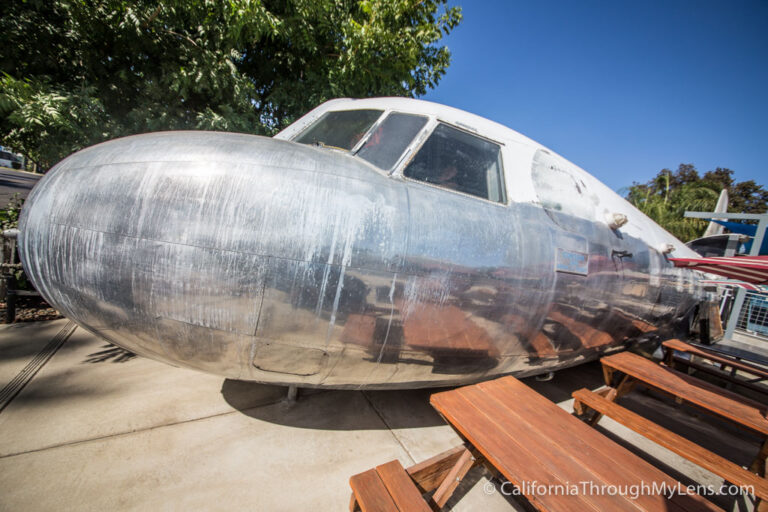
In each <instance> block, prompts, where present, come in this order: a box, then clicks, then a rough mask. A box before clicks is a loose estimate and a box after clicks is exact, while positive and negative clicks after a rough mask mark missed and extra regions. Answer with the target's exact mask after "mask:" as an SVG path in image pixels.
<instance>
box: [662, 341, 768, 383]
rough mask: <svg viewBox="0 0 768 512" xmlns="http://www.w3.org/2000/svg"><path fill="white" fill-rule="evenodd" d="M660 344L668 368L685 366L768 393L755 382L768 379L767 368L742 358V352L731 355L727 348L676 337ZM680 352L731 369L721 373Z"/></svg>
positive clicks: (723, 369) (722, 368) (723, 368)
mask: <svg viewBox="0 0 768 512" xmlns="http://www.w3.org/2000/svg"><path fill="white" fill-rule="evenodd" d="M661 346H662V348H663V350H664V361H665V363H666V364H667V366H669V367H670V368H674V367H675V366H687V367H689V368H693V369H695V370H698V371H702V372H704V373H709V374H712V375H715V376H717V377H719V378H721V379H724V380H726V381H728V382H729V383H731V384H736V385H738V386H742V387H745V388H748V389H751V390H753V391H757V392H759V393H763V394H768V388H766V387H762V386H758V385H756V384H755V383H756V382H759V381H762V380H765V379H768V368H765V367H761V366H758V365H755V364H752V363H750V362H747V361H745V360H742V359H743V357H744V354H741V356H742V357H736V356H733V355H731V353H730V352H729V351H727V350H725V351H724V350H722V349H715V348H714V347H715V346H714V345H711V346H702V345H698V344H692V343H686V342H684V341H681V340H678V339H671V340H667V341H665V342H663V343H662V344H661ZM739 352H741V351H739ZM682 354H687V355H689V356H696V357H699V358H702V359H706V360H708V361H711V362H712V363H715V364H717V365H719V366H720V370H722V371H726V369H727V368H731V371H730V373H722V372H720V371H717V370H716V369H714V368H713V367H712V366H709V365H702V364H700V363H697V362H695V361H692V360H689V359H686V358H684V357H682ZM757 359H758V360H761V361H762V360H763V358H761V357H757ZM737 371H741V372H743V373H746V374H749V375H752V376H753V377H754V378H753V379H752V380H744V379H739V378H737V377H736V372H737Z"/></svg>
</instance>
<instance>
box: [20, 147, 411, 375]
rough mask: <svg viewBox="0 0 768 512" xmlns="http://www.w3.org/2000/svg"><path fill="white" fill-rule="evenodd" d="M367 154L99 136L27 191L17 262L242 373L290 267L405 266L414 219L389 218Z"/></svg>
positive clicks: (142, 342)
mask: <svg viewBox="0 0 768 512" xmlns="http://www.w3.org/2000/svg"><path fill="white" fill-rule="evenodd" d="M366 166H367V164H364V163H359V162H357V161H356V159H354V158H352V157H350V156H348V155H342V154H339V153H337V152H335V151H329V150H321V149H318V148H312V147H308V146H303V145H299V144H295V143H292V142H286V141H279V140H275V139H270V138H266V137H257V136H250V135H240V134H231V133H211V132H164V133H155V134H146V135H139V136H133V137H126V138H123V139H117V140H114V141H110V142H106V143H104V144H100V145H97V146H93V147H91V148H88V149H85V150H83V151H80V152H78V153H75V154H74V155H72V156H70V157H68V158H67V159H65V160H63V161H62V162H60V163H59V164H58V165H57V166H55V167H54V168H53V169H52V170H51V171H50V172H49V173H48V174H47V175H46V176H45V177H44V178H43V179H42V180H41V181H40V182H39V184H38V185H37V186H36V188H35V189H34V190H33V192H32V193H31V194H30V196H29V198H28V200H27V203H26V204H25V206H24V209H23V212H22V216H21V219H20V236H19V247H20V253H21V258H22V263H23V265H24V268H25V270H26V272H27V274H28V276H29V277H30V279H31V281H32V283H33V284H34V285H35V287H36V288H37V289H38V290H39V291H40V293H41V294H42V295H43V297H44V298H45V299H46V300H48V301H49V302H50V303H51V304H52V305H53V306H54V307H56V308H57V309H58V310H59V311H61V312H62V313H63V314H64V315H65V316H67V317H69V318H70V319H72V320H74V321H76V322H77V323H78V324H79V325H81V326H82V327H84V328H86V329H88V330H90V331H92V332H94V333H96V334H98V335H100V336H102V337H104V338H106V339H107V340H109V341H111V342H113V343H115V344H117V345H120V346H123V347H124V348H126V349H129V350H131V351H134V352H136V353H139V354H142V355H147V356H149V357H152V358H155V359H160V360H163V361H166V362H169V363H171V364H176V365H182V366H189V367H193V368H197V369H201V370H205V371H209V372H211V373H216V374H220V375H224V376H228V377H233V378H239V377H243V378H247V377H248V376H249V375H251V373H252V372H253V368H254V366H253V357H254V356H253V354H254V353H257V352H258V347H257V345H258V343H259V338H258V336H257V335H258V333H259V329H260V325H259V320H260V317H261V310H262V308H263V307H265V304H263V299H264V296H265V290H266V292H267V296H268V297H270V300H271V301H273V302H274V301H280V300H282V299H280V297H282V295H281V293H282V292H281V291H280V289H281V287H282V288H285V286H286V285H285V282H286V280H287V279H290V278H291V276H287V275H284V269H286V268H288V267H290V268H293V269H294V271H295V272H299V271H300V270H301V268H304V267H307V268H308V266H312V265H314V266H317V265H320V266H326V265H329V266H333V267H336V268H339V267H344V266H346V267H349V266H356V267H358V268H374V269H381V270H392V269H394V268H396V267H397V266H398V265H399V264H400V258H401V256H402V247H403V242H402V237H404V236H405V235H404V232H405V230H402V231H400V230H398V229H396V227H394V226H393V224H392V223H391V222H389V221H388V219H390V218H392V217H393V216H394V215H397V213H398V212H397V211H396V208H394V207H392V206H391V205H388V204H386V201H382V200H381V197H382V195H381V193H380V192H376V186H377V185H376V183H368V182H367V181H366V179H363V178H361V173H368V176H366V178H372V179H374V181H375V180H379V181H382V180H383V181H387V178H386V177H384V176H381V175H379V174H377V173H376V172H375V171H372V170H370V169H368V168H367V167H366ZM297 265H298V266H297ZM276 269H283V270H276ZM305 270H306V268H305ZM313 271H314V270H313ZM276 272H283V274H280V275H276ZM293 279H295V275H294V276H293ZM286 300H288V299H286ZM321 330H322V329H321ZM269 335H270V336H272V337H273V338H280V336H281V335H282V333H279V332H278V333H275V332H274V331H270V333H269ZM277 341H278V342H279V341H282V340H280V339H278V340H277ZM271 342H272V343H273V344H274V342H275V339H272V340H271ZM326 342H327V340H326V339H325V336H324V335H323V336H319V341H318V343H320V344H325V343H326ZM318 378H319V377H318ZM262 380H263V379H262Z"/></svg>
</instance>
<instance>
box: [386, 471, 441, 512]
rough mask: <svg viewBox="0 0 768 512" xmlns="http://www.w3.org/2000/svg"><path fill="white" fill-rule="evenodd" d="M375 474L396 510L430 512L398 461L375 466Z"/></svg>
mask: <svg viewBox="0 0 768 512" xmlns="http://www.w3.org/2000/svg"><path fill="white" fill-rule="evenodd" d="M376 472H377V473H378V474H379V478H381V480H382V482H384V486H385V487H386V488H387V491H389V495H390V496H391V498H392V501H394V502H395V505H396V506H397V508H398V510H401V511H403V512H431V511H432V509H430V508H429V506H428V505H427V502H426V501H424V498H422V497H421V493H420V492H419V490H418V489H417V488H416V484H414V483H413V481H412V480H411V477H409V476H408V473H406V472H405V468H403V466H402V464H400V461H398V460H393V461H390V462H387V463H386V464H382V465H380V466H376Z"/></svg>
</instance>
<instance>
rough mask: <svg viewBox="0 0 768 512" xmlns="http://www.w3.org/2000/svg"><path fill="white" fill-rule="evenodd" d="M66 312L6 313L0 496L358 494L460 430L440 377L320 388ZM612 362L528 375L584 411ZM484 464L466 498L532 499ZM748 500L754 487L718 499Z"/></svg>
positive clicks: (726, 451)
mask: <svg viewBox="0 0 768 512" xmlns="http://www.w3.org/2000/svg"><path fill="white" fill-rule="evenodd" d="M69 328H71V325H70V324H68V321H66V320H56V321H50V322H39V323H32V324H14V325H7V326H0V388H2V391H0V510H14V511H16V510H56V511H60V510H73V509H77V510H105V509H112V510H150V509H152V510H188V509H196V510H286V511H294V510H308V509H313V510H323V511H324V510H346V509H347V507H348V505H349V496H350V488H349V484H348V480H349V477H350V476H351V475H353V474H356V473H358V472H361V471H363V470H366V469H369V468H371V467H373V466H375V465H377V464H381V463H383V462H386V461H388V460H391V459H393V458H397V459H399V460H400V461H401V462H402V464H403V465H404V466H408V465H411V464H413V463H414V462H419V461H422V460H424V459H426V458H428V457H431V456H432V455H435V454H437V453H439V452H441V451H443V450H446V449H448V448H451V447H453V446H457V445H458V444H460V440H459V438H458V436H457V435H456V434H455V433H454V432H453V431H452V429H451V428H450V427H449V426H447V425H446V424H445V423H444V422H443V421H442V419H441V418H440V417H439V416H438V415H437V414H436V413H435V412H434V411H433V410H432V408H431V407H430V406H429V402H428V400H429V395H430V393H431V392H432V391H430V390H412V391H386V392H385V391H364V392H361V391H309V392H305V393H303V394H301V395H300V397H299V399H298V401H296V402H294V403H288V402H285V401H283V400H282V399H283V397H284V395H285V392H286V390H285V388H281V387H278V386H267V385H261V384H255V383H246V382H238V381H231V380H225V379H222V378H220V377H215V376H211V375H206V374H202V373H197V372H193V371H189V370H183V369H178V368H173V367H170V366H167V365H164V364H161V363H157V362H154V361H151V360H148V359H144V358H141V357H135V356H133V355H132V354H130V353H127V352H125V351H123V350H122V349H119V348H116V347H113V346H111V345H108V344H107V343H106V342H104V341H102V340H100V339H98V338H96V337H94V336H93V335H91V334H89V333H86V332H85V331H83V330H82V329H76V330H75V331H74V332H73V333H72V334H71V336H69V337H68V338H66V335H67V334H68V332H69V331H68V330H67V329H69ZM601 379H602V377H601V372H600V368H599V365H597V364H595V363H593V364H587V365H583V366H581V367H578V368H574V369H570V370H564V371H562V372H559V373H558V374H556V376H555V378H554V380H552V381H550V382H537V381H535V380H534V379H527V380H526V383H527V384H529V385H530V386H532V387H533V388H535V389H536V390H537V391H539V392H540V393H542V394H544V395H545V396H547V397H548V398H549V399H551V400H553V401H555V402H557V403H558V404H559V405H561V406H562V407H564V408H565V409H566V410H568V411H571V399H570V394H571V392H572V391H574V390H576V389H578V388H581V387H588V388H591V389H596V388H598V387H599V386H600V385H602V382H601ZM622 405H624V406H626V407H628V408H631V409H633V410H635V411H638V412H640V413H642V414H644V415H646V416H648V417H650V418H652V419H653V420H654V421H657V422H658V423H661V424H664V425H666V426H668V427H669V428H672V429H674V430H675V431H677V432H678V433H682V434H684V435H686V436H687V437H689V438H690V439H693V440H694V441H696V442H699V443H700V444H702V445H704V446H706V447H707V448H709V449H712V450H713V451H715V452H717V453H720V454H721V455H724V456H726V457H728V458H729V459H731V460H734V461H736V462H738V463H739V464H742V465H746V464H748V463H749V461H750V460H751V458H752V457H753V456H754V455H755V454H756V453H757V449H758V445H759V439H757V438H756V437H752V436H750V435H749V434H746V433H744V432H742V431H739V430H738V429H736V428H734V427H732V426H730V425H728V424H725V423H723V422H720V421H717V420H715V419H712V418H708V417H703V416H700V415H699V414H698V413H696V412H695V411H693V410H692V409H688V408H685V407H680V406H676V405H675V404H674V402H672V401H668V400H666V399H662V398H660V397H659V396H657V395H654V394H651V393H649V392H642V391H641V392H634V393H633V394H631V395H630V396H628V397H627V398H625V399H624V400H623V401H622ZM598 428H600V429H601V430H602V431H603V432H604V433H606V434H607V435H609V436H610V437H612V438H614V439H615V440H617V441H618V442H620V443H621V444H624V445H625V446H627V447H628V448H630V449H631V450H633V451H635V452H636V453H638V454H639V455H641V456H643V457H644V458H646V459H647V460H649V461H650V462H651V463H653V464H655V465H657V466H659V467H660V468H662V469H663V470H665V471H667V472H668V473H670V474H672V475H673V476H675V477H677V478H678V479H681V480H682V481H683V482H684V483H702V484H712V485H716V486H718V487H719V485H720V484H721V483H722V479H719V478H718V477H715V476H714V475H712V474H710V473H708V472H707V471H705V470H703V469H701V468H698V467H697V466H695V465H693V464H691V463H688V462H687V461H685V460H683V459H681V458H680V457H678V456H676V455H674V454H672V453H671V452H668V451H667V450H664V449H662V448H660V447H658V446H656V445H655V444H653V443H651V442H649V441H647V440H646V439H644V438H642V437H641V436H639V435H637V434H634V433H633V432H631V431H628V430H627V429H625V428H623V427H621V426H620V425H618V424H616V423H614V422H612V421H611V420H609V419H605V418H604V419H603V420H601V422H600V426H599V427H598ZM495 489H498V483H497V484H496V485H492V484H491V483H490V482H489V481H488V476H487V475H486V474H485V472H484V471H483V470H481V469H476V470H473V471H472V472H471V473H470V475H469V476H468V478H467V479H466V480H465V482H464V483H463V484H462V486H461V487H460V489H459V491H458V492H457V495H456V496H455V498H454V499H453V500H452V502H451V503H449V505H451V506H452V509H453V510H457V511H464V510H487V511H496V510H499V511H502V510H525V509H526V508H525V505H520V504H517V503H516V502H515V501H514V500H513V499H512V498H506V497H504V496H502V495H500V494H499V493H498V492H497V491H495ZM714 501H716V502H717V503H718V504H720V505H721V506H724V507H726V508H727V509H729V510H751V508H752V505H751V503H750V502H749V500H745V499H743V498H740V499H734V498H725V497H721V498H719V499H715V500H714Z"/></svg>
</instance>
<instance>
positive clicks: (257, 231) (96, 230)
mask: <svg viewBox="0 0 768 512" xmlns="http://www.w3.org/2000/svg"><path fill="white" fill-rule="evenodd" d="M346 110H361V111H363V112H364V113H366V115H367V117H366V119H365V123H363V124H362V125H361V127H360V128H359V129H358V127H355V130H351V131H350V130H348V131H349V132H350V133H351V135H350V137H351V136H354V137H355V140H356V141H357V142H356V143H353V142H351V141H347V142H346V143H347V145H348V146H353V145H354V147H353V148H352V149H351V150H346V151H341V150H338V149H333V148H330V147H323V146H317V145H311V144H301V143H297V142H293V141H292V140H293V139H294V138H295V137H296V136H301V134H302V133H304V134H307V133H314V132H312V131H311V130H312V129H313V128H312V126H313V125H312V123H313V122H316V121H317V120H318V119H323V115H324V114H326V113H327V112H335V111H346ZM378 112H381V116H382V117H381V118H380V119H379V120H378V121H377V119H376V116H378V115H379V114H378ZM392 112H399V113H405V114H413V115H417V116H423V117H425V118H428V119H429V121H428V122H427V123H426V124H425V125H424V127H423V129H422V131H421V132H419V133H418V134H415V135H414V139H413V142H412V143H411V144H410V145H409V146H408V149H405V150H403V148H404V147H405V146H406V143H407V141H405V140H399V141H398V142H397V144H392V145H390V146H389V147H395V148H396V149H395V150H393V151H395V152H396V153H397V154H396V155H393V156H392V158H385V155H384V156H382V157H381V158H380V160H381V161H382V162H387V163H386V165H389V162H392V161H397V162H398V163H397V165H396V166H395V168H394V169H392V170H391V172H389V171H388V170H386V169H382V168H379V167H376V166H375V165H373V164H372V163H371V162H368V161H366V160H365V159H364V158H362V157H361V156H359V155H356V154H355V151H360V150H359V149H357V148H359V147H363V146H365V147H369V146H370V144H372V143H371V142H370V141H371V140H372V135H371V133H372V132H376V133H378V131H379V130H378V129H377V127H380V126H383V125H382V124H381V123H382V120H381V119H387V117H386V116H389V115H390V114H391V113H392ZM368 114H370V115H368ZM328 118H329V117H328V116H326V117H325V118H324V119H326V120H327V119H328ZM336 118H338V119H343V118H344V116H335V117H334V119H336ZM438 119H439V122H438ZM462 122H465V123H466V124H467V125H471V126H475V127H476V132H477V135H479V136H481V137H483V138H485V139H487V140H490V141H497V142H498V148H500V150H499V151H500V153H499V155H500V158H501V160H500V161H499V164H498V168H503V169H504V180H505V181H504V183H502V186H503V187H504V188H505V190H501V191H498V190H497V192H494V194H495V196H494V198H495V199H496V198H502V199H503V200H502V202H500V203H498V202H492V201H489V200H487V199H483V198H480V197H473V196H472V195H469V194H466V193H462V191H461V190H452V189H451V188H449V187H443V186H441V184H439V183H435V184H427V183H423V182H421V181H418V180H411V179H404V178H403V170H404V169H405V168H406V167H407V166H408V165H409V163H410V162H411V161H415V159H416V158H418V155H419V152H420V151H431V150H432V149H431V147H432V146H431V145H429V144H425V141H427V140H428V139H429V135H430V133H431V132H430V130H435V129H436V127H438V126H443V125H446V124H448V125H453V126H455V127H456V129H462V124H461V123H462ZM363 125H364V126H363ZM324 129H325V128H324ZM366 129H367V130H368V132H367V134H359V133H358V132H361V131H364V130H366ZM308 130H309V131H308ZM315 131H318V130H315ZM353 132H354V133H353ZM412 132H413V133H415V130H413V131H412ZM381 133H382V136H384V134H386V133H387V130H381ZM331 135H333V134H330V135H329V136H331ZM342 135H344V136H345V138H344V140H346V139H348V138H349V137H346V134H342ZM358 135H360V136H361V137H362V138H359V139H358ZM381 142H382V143H386V142H387V141H381ZM403 151H405V152H404V153H403V156H400V153H401V152H403ZM409 155H410V156H409ZM534 155H538V156H537V157H536V159H534ZM470 156H471V155H465V157H466V158H469V157H470ZM378 158H379V157H377V161H379V160H378ZM418 161H420V162H421V161H424V162H428V161H439V159H438V158H434V157H433V158H421V159H420V160H418ZM494 165H496V164H494ZM550 171H552V172H550ZM425 172H426V171H425ZM462 172H464V173H469V172H471V168H470V167H466V169H464V170H463V171H462ZM537 173H542V174H541V176H539V178H538V179H537V178H535V175H536V174H537ZM483 176H485V175H483ZM483 176H479V177H476V179H477V180H480V179H481V178H483ZM488 176H490V178H487V179H488V181H487V182H486V184H487V186H488V190H490V189H491V188H493V187H495V188H496V189H498V183H497V181H494V180H497V176H498V174H495V175H493V176H491V175H488ZM562 176H565V177H567V178H568V179H567V180H566V181H564V183H566V184H567V186H568V187H571V188H573V190H574V191H573V192H569V190H570V189H568V190H566V189H560V188H558V187H559V185H558V182H557V181H556V180H555V178H557V177H562ZM463 179H467V180H469V179H470V178H469V177H466V176H465V177H464V178H463ZM483 179H484V178H483ZM475 183H476V184H478V185H477V186H478V187H480V184H481V183H482V182H481V181H476V182H475ZM537 184H538V186H542V187H544V189H543V190H538V191H537V189H536V187H537ZM547 194H549V195H547ZM483 197H485V196H483ZM543 198H546V199H547V202H546V204H544V203H545V201H544V199H543ZM585 201H586V203H585ZM555 205H557V207H556V206H555ZM605 212H620V213H622V214H624V215H627V214H628V215H627V217H628V218H629V222H628V223H627V224H626V225H625V226H622V227H621V228H620V229H612V228H611V227H610V226H609V225H608V224H607V223H606V221H605ZM662 243H667V244H674V245H675V246H676V247H682V249H678V250H676V251H675V253H674V254H675V256H685V255H687V254H689V251H688V250H687V249H685V248H684V246H682V244H680V243H679V242H678V241H676V240H675V239H674V238H673V237H671V236H670V235H669V234H667V233H666V232H664V231H663V230H661V229H660V228H659V227H658V226H656V225H654V224H653V223H652V222H651V221H650V220H648V219H647V218H645V217H644V216H643V215H642V214H641V213H640V212H637V211H636V210H634V209H632V207H631V206H629V205H628V204H627V203H626V202H624V201H623V200H622V199H621V198H619V197H618V196H616V194H614V193H613V192H611V191H610V190H608V189H607V188H605V187H604V186H603V185H602V184H600V183H599V182H597V180H595V179H594V178H592V177H591V176H589V175H588V174H587V173H585V172H584V171H582V170H580V169H578V168H577V167H575V166H574V165H573V164H570V163H568V162H567V161H565V160H564V159H562V158H561V157H559V156H557V155H554V154H553V153H551V152H545V150H543V149H542V148H541V146H539V145H538V144H536V143H534V142H533V141H530V140H529V139H526V138H525V137H523V136H521V135H519V134H517V133H516V132H513V131H512V130H509V129H507V128H504V127H501V126H499V125H497V124H495V123H491V122H490V121H486V120H483V119H481V118H478V117H475V116H471V115H470V114H466V113H463V112H460V111H457V110H454V109H450V108H448V107H442V106H439V105H434V104H431V103H427V102H422V101H417V100H409V99H394V98H387V99H374V100H359V101H357V100H337V101H333V102H329V103H327V104H325V105H322V106H321V107H319V108H318V109H317V111H314V112H312V113H311V114H310V115H308V116H307V117H306V118H303V119H301V120H299V121H298V122H297V123H295V125H292V126H291V127H289V128H288V129H286V130H285V131H284V132H282V133H281V134H279V135H278V136H277V137H275V138H273V139H269V138H264V137H256V136H247V135H239V134H229V133H207V132H167V133H155V134H147V135H140V136H134V137H127V138H124V139H118V140H114V141H111V142H107V143H104V144H101V145H98V146H94V147H92V148H88V149H86V150H83V151H81V152H79V153H76V154H74V155H72V156H70V157H69V158H67V159H65V160H64V161H62V162H61V163H59V164H58V165H57V166H56V167H55V168H54V169H53V170H52V171H50V172H49V173H48V174H47V175H46V176H45V178H43V179H42V180H41V181H40V183H39V185H38V186H37V187H36V188H35V190H34V191H33V192H32V194H31V195H30V198H29V200H28V201H27V204H26V206H25V208H24V211H23V214H22V219H21V236H20V248H21V252H22V259H23V263H24V266H25V268H26V270H27V272H28V274H29V276H30V277H31V279H32V281H33V282H34V284H35V286H36V287H37V289H38V290H39V291H40V292H41V293H42V294H43V296H44V297H45V298H46V299H47V300H48V301H49V302H50V303H51V304H53V305H54V306H55V307H56V308H57V309H59V310H60V311H61V312H62V313H63V314H65V315H66V316H67V317H69V318H71V319H72V320H74V321H75V322H77V323H78V324H79V325H81V326H83V327H84V328H86V329H88V330H90V331H92V332H94V333H97V334H98V335H100V336H102V337H103V338H105V339H107V340H109V341H110V342H113V343H115V344H117V345H120V346H122V347H124V348H126V349H128V350H130V351H132V352H135V353H137V354H140V355H145V356H148V357H152V358H155V359H158V360H161V361H166V362H169V363H171V364H175V365H180V366H186V367H190V368H196V369H199V370H202V371H207V372H211V373H215V374H219V375H223V376H227V377H230V378H235V379H245V380H256V381H261V382H273V383H280V384H296V385H301V386H318V387H320V386H323V387H369V388H386V387H392V388H397V387H419V386H434V385H451V384H459V383H465V382H472V381H477V380H480V379H483V378H487V377H490V376H494V375H499V374H504V373H514V374H517V375H530V374H540V373H546V372H549V371H551V370H553V369H557V368H562V367H566V366H570V365H574V364H578V363H580V362H584V361H587V360H590V359H594V358H596V357H598V356H599V355H600V354H601V353H603V352H604V351H605V350H607V349H610V348H614V347H619V346H621V345H622V344H625V343H627V342H629V341H630V340H632V339H635V338H638V337H647V336H651V335H654V334H656V333H664V332H665V331H669V330H670V329H672V328H673V327H674V326H675V325H676V324H678V323H680V322H682V321H684V320H685V319H686V318H687V316H688V315H689V313H690V312H691V311H692V309H693V308H694V307H695V305H696V304H697V303H698V301H700V300H701V299H702V297H703V295H702V291H701V287H700V286H699V285H698V284H697V279H696V277H695V274H694V273H692V272H690V271H688V270H685V269H676V268H674V266H673V265H672V264H671V263H669V261H667V259H666V256H665V255H664V254H661V253H660V252H659V251H658V250H657V249H655V248H656V247H660V245H661V244H662Z"/></svg>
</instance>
